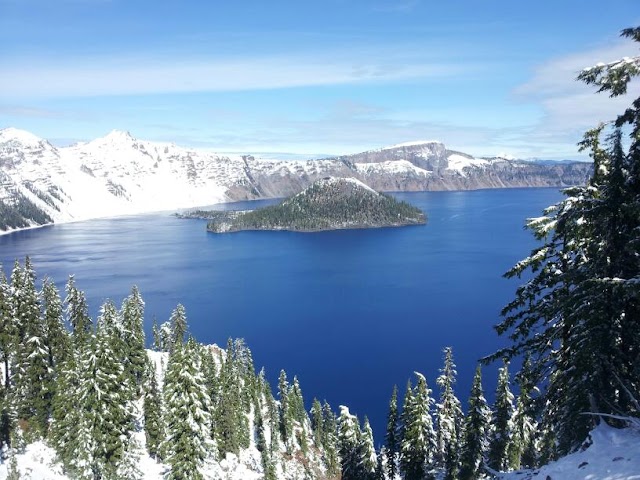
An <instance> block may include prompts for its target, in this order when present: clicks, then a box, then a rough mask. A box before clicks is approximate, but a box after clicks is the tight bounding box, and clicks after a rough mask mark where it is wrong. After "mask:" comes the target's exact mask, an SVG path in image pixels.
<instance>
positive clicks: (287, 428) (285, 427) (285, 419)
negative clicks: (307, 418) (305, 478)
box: [278, 370, 293, 452]
mask: <svg viewBox="0 0 640 480" xmlns="http://www.w3.org/2000/svg"><path fill="white" fill-rule="evenodd" d="M278 399H279V400H280V428H279V431H280V438H281V439H282V443H283V444H284V445H285V447H286V449H287V452H291V438H292V435H293V423H292V421H293V419H292V415H291V407H290V406H289V382H288V381H287V373H286V372H285V371H284V370H280V375H279V376H278Z"/></svg>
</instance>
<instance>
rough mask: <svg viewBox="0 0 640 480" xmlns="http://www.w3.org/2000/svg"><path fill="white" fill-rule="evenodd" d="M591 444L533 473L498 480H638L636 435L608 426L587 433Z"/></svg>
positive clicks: (639, 454)
mask: <svg viewBox="0 0 640 480" xmlns="http://www.w3.org/2000/svg"><path fill="white" fill-rule="evenodd" d="M590 435H591V440H592V441H593V443H592V444H591V445H590V446H589V447H588V448H587V449H586V450H584V451H582V452H576V453H573V454H571V455H567V456H566V457H563V458H561V459H559V460H557V461H555V462H552V463H550V464H549V465H546V466H544V467H542V468H539V469H535V470H523V471H518V472H511V473H508V474H504V475H502V476H500V479H501V480H533V479H536V480H537V479H540V480H545V479H550V480H640V432H638V431H637V430H634V429H631V428H626V429H623V430H620V429H616V428H612V427H609V426H608V425H606V424H605V423H602V424H601V425H600V426H598V427H597V428H595V429H594V430H593V431H592V432H591V434H590Z"/></svg>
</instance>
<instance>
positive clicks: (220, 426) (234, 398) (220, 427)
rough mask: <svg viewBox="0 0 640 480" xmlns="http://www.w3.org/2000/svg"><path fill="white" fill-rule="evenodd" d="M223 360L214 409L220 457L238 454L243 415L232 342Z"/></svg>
mask: <svg viewBox="0 0 640 480" xmlns="http://www.w3.org/2000/svg"><path fill="white" fill-rule="evenodd" d="M225 352H226V354H225V356H224V360H222V358H221V362H222V364H221V366H220V375H219V377H218V383H219V390H218V392H219V395H218V397H217V401H216V403H215V409H214V432H215V433H214V438H215V441H216V444H217V447H218V452H219V454H220V456H222V457H224V455H225V454H226V453H227V452H229V453H234V454H236V455H237V454H238V453H239V452H240V432H239V421H240V419H239V417H240V415H243V416H244V415H245V411H244V409H243V408H242V398H241V392H240V379H239V378H238V376H237V370H236V368H235V367H234V356H233V342H232V340H231V339H229V340H228V342H227V349H226V351H225Z"/></svg>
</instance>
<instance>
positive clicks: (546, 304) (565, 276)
mask: <svg viewBox="0 0 640 480" xmlns="http://www.w3.org/2000/svg"><path fill="white" fill-rule="evenodd" d="M622 35H623V36H625V37H629V38H631V39H632V40H634V41H636V42H640V28H631V29H626V30H623V32H622ZM639 65H640V57H638V56H636V57H633V58H625V59H623V60H620V61H616V62H612V63H609V64H604V63H603V64H598V65H597V66H595V67H591V68H588V69H586V70H584V71H583V72H582V73H581V74H580V75H579V77H578V78H579V79H580V80H583V81H585V82H586V83H588V84H594V85H596V86H598V87H599V90H600V91H605V92H608V93H610V95H611V96H618V95H622V94H624V93H626V92H627V85H628V83H629V81H630V80H631V79H632V78H633V77H636V76H638V75H639V74H640V68H639ZM625 125H629V126H630V139H631V141H630V144H629V147H628V149H627V150H626V151H625V149H624V148H623V142H622V138H621V136H622V134H621V132H620V130H617V131H614V132H613V134H612V135H611V136H609V137H608V139H607V143H606V144H605V146H604V147H603V146H602V143H601V138H602V136H603V133H604V126H600V127H598V128H596V129H594V130H591V131H589V132H587V133H586V134H585V137H584V140H583V142H581V144H580V148H581V149H588V150H590V155H591V157H592V159H593V163H594V170H593V176H592V177H591V179H590V180H589V182H588V184H587V185H586V186H584V187H573V188H570V189H566V190H565V195H566V198H565V199H564V200H562V201H561V202H559V203H558V204H557V205H555V206H553V207H550V208H549V209H547V210H546V211H545V215H544V216H543V217H541V218H538V219H532V220H530V221H529V223H528V227H529V228H530V229H531V230H532V231H533V233H534V235H535V236H536V237H537V238H539V239H540V240H543V242H544V243H543V245H542V246H541V247H539V248H537V249H536V250H534V251H533V252H532V254H531V255H530V256H529V257H528V258H526V259H525V260H523V261H521V262H519V263H518V264H517V265H516V266H515V267H514V268H513V269H512V270H510V271H509V272H508V273H507V276H509V277H514V276H520V275H522V274H523V273H525V272H530V273H531V274H532V277H533V278H532V279H531V280H529V281H528V282H527V283H526V284H525V285H523V286H522V287H520V288H519V289H518V290H517V292H516V298H515V299H514V300H513V301H512V302H511V303H510V304H508V305H507V306H506V307H505V309H504V312H503V314H504V317H505V318H504V321H503V322H502V323H501V324H500V325H498V326H497V330H498V333H500V334H504V333H509V336H510V339H511V340H512V341H513V345H512V346H509V347H507V348H505V349H503V350H501V351H499V352H497V353H496V354H495V355H493V356H492V358H494V359H495V358H500V357H503V356H506V357H507V358H512V357H515V356H518V355H523V354H524V355H527V354H530V355H532V356H534V357H535V358H536V359H537V361H536V365H535V366H534V369H533V370H534V372H533V373H534V377H535V384H538V385H542V384H545V385H548V388H547V389H546V391H545V392H544V393H543V404H544V405H545V412H544V416H545V418H546V419H547V421H548V427H549V430H548V431H553V432H554V434H555V436H556V439H557V442H556V447H555V448H556V453H557V454H564V453H567V452H570V451H572V450H575V449H576V448H578V447H579V446H580V444H581V443H582V441H583V440H584V439H585V438H586V436H587V434H588V432H589V430H590V429H591V428H593V426H594V425H595V423H596V422H597V417H594V416H592V415H584V413H585V412H599V413H605V414H607V413H621V412H623V413H625V414H631V415H637V414H638V413H640V412H637V411H636V407H635V405H634V402H633V399H632V398H631V395H629V394H627V392H637V391H638V390H639V387H640V367H638V362H637V356H638V351H640V333H639V332H640V298H639V297H640V291H639V290H638V288H637V278H638V276H639V275H640V258H639V257H638V255H637V251H638V248H639V247H640V228H638V227H639V226H640V196H639V195H638V193H639V192H640V99H636V100H635V101H634V102H633V104H632V106H631V107H630V108H628V109H627V110H626V111H625V112H624V113H623V114H622V115H620V116H619V117H618V118H617V119H616V121H615V126H616V127H617V128H621V127H624V126H625Z"/></svg>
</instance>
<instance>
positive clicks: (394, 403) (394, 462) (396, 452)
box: [385, 385, 400, 480]
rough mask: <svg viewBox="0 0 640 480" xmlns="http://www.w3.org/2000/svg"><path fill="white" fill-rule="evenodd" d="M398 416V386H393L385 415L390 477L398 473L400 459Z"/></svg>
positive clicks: (394, 476) (392, 477) (388, 472)
mask: <svg viewBox="0 0 640 480" xmlns="http://www.w3.org/2000/svg"><path fill="white" fill-rule="evenodd" d="M399 420H400V418H399V416H398V387H397V386H396V385H394V386H393V392H392V393H391V400H390V401H389V416H388V417H387V434H386V436H385V440H386V452H387V474H388V475H389V478H390V479H392V480H393V479H394V478H396V475H397V474H398V462H399V461H400V438H399V434H400V430H399V425H398V422H399Z"/></svg>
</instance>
